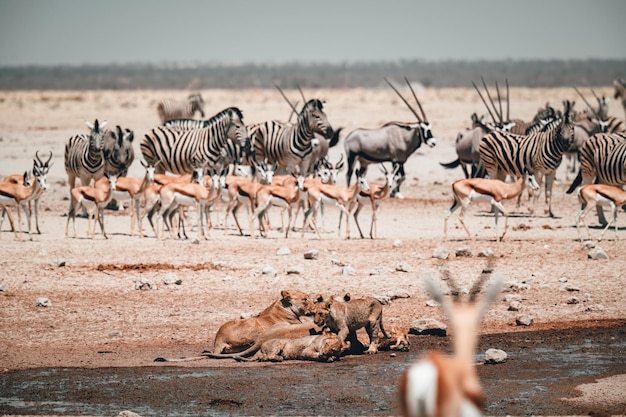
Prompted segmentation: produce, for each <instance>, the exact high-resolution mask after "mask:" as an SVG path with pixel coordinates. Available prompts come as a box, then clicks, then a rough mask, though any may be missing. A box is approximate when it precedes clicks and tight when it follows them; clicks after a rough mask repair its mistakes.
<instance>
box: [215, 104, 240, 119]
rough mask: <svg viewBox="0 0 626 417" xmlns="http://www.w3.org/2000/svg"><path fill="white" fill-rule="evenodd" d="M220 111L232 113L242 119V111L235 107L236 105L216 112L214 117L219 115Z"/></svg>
mask: <svg viewBox="0 0 626 417" xmlns="http://www.w3.org/2000/svg"><path fill="white" fill-rule="evenodd" d="M222 113H234V114H235V115H236V116H237V117H238V118H239V119H240V120H242V121H243V113H242V111H241V110H240V109H239V108H237V107H229V108H227V109H225V110H223V111H221V112H220V113H218V114H217V115H215V117H218V116H220V115H221V114H222Z"/></svg>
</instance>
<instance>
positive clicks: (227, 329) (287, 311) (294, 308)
mask: <svg viewBox="0 0 626 417" xmlns="http://www.w3.org/2000/svg"><path fill="white" fill-rule="evenodd" d="M280 295H281V299H280V300H277V301H274V302H273V303H272V304H271V305H270V306H269V307H267V308H266V309H265V310H263V311H262V312H261V313H259V314H257V315H256V316H254V317H249V318H245V319H237V320H232V321H228V322H226V323H224V324H222V326H221V327H220V328H219V330H218V331H217V334H216V335H215V342H214V343H213V353H214V354H216V353H234V352H241V351H243V350H245V349H247V348H248V347H250V346H252V345H253V344H254V343H255V342H256V340H257V339H258V337H259V336H260V335H261V333H263V332H264V331H266V330H267V329H269V328H270V327H272V326H274V325H275V324H278V323H288V324H300V323H301V321H300V317H301V316H304V315H308V314H311V313H312V308H313V302H312V300H311V299H310V297H309V296H308V295H306V294H305V293H303V292H301V291H296V290H291V291H287V290H283V291H281V292H280Z"/></svg>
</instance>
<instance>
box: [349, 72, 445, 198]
mask: <svg viewBox="0 0 626 417" xmlns="http://www.w3.org/2000/svg"><path fill="white" fill-rule="evenodd" d="M385 81H386V82H387V84H389V86H390V87H391V88H392V89H393V90H394V91H395V92H396V94H397V95H398V96H399V97H400V98H401V99H402V101H403V102H404V104H406V106H407V107H408V108H409V110H411V112H412V113H413V115H414V116H415V117H416V118H417V123H403V122H388V123H385V124H384V125H383V126H381V127H379V128H378V129H356V130H353V131H352V132H350V133H349V134H348V136H346V138H345V140H344V143H343V144H344V149H345V153H346V159H347V161H348V172H347V173H346V182H347V184H348V186H350V180H351V178H352V173H353V172H354V169H355V163H356V162H357V161H358V162H359V164H360V168H359V170H358V171H357V177H365V174H366V173H367V167H368V165H370V164H375V163H381V162H385V161H391V162H392V163H393V164H394V165H395V164H397V165H398V177H399V178H398V181H397V183H396V186H395V188H394V189H393V190H392V192H391V196H392V197H394V196H396V197H402V195H401V194H400V185H401V184H402V183H403V182H404V180H405V178H406V174H405V172H404V164H405V162H406V160H407V159H408V158H409V156H411V155H412V154H413V152H415V151H416V150H417V148H419V147H420V146H421V145H422V143H425V144H426V145H428V146H429V147H431V148H432V147H434V146H435V145H436V144H437V139H435V138H434V137H433V134H432V131H431V125H430V123H429V122H428V119H426V114H425V113H424V109H422V105H421V104H420V102H419V100H418V99H417V95H416V94H415V91H414V90H413V87H411V83H409V80H408V79H407V78H406V77H405V78H404V81H405V82H406V83H407V85H408V86H409V88H410V89H411V92H412V93H413V98H414V99H415V101H416V102H417V106H418V107H419V109H420V112H421V113H422V116H421V117H420V115H419V114H417V112H416V111H415V109H414V108H413V107H411V105H410V104H409V102H408V101H407V100H406V99H405V98H404V97H403V96H402V94H400V92H399V91H398V90H397V89H396V87H394V86H393V84H391V83H390V82H389V80H387V78H385Z"/></svg>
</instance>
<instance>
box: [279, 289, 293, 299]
mask: <svg viewBox="0 0 626 417" xmlns="http://www.w3.org/2000/svg"><path fill="white" fill-rule="evenodd" d="M280 296H281V297H283V298H291V292H289V291H287V290H282V291H281V292H280Z"/></svg>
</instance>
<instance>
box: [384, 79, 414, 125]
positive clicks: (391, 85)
mask: <svg viewBox="0 0 626 417" xmlns="http://www.w3.org/2000/svg"><path fill="white" fill-rule="evenodd" d="M385 81H386V82H387V84H389V87H391V88H392V89H393V91H395V92H396V94H397V95H398V97H400V98H401V99H402V101H404V104H406V105H407V107H408V108H409V110H411V112H412V113H413V114H414V115H415V117H417V121H418V122H420V123H423V121H422V119H420V117H419V115H418V114H417V112H416V111H415V109H414V108H413V107H411V105H410V104H409V102H408V101H406V99H405V98H404V97H402V94H400V92H399V91H398V90H396V87H394V86H393V84H391V83H390V82H389V80H388V79H387V77H385Z"/></svg>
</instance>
